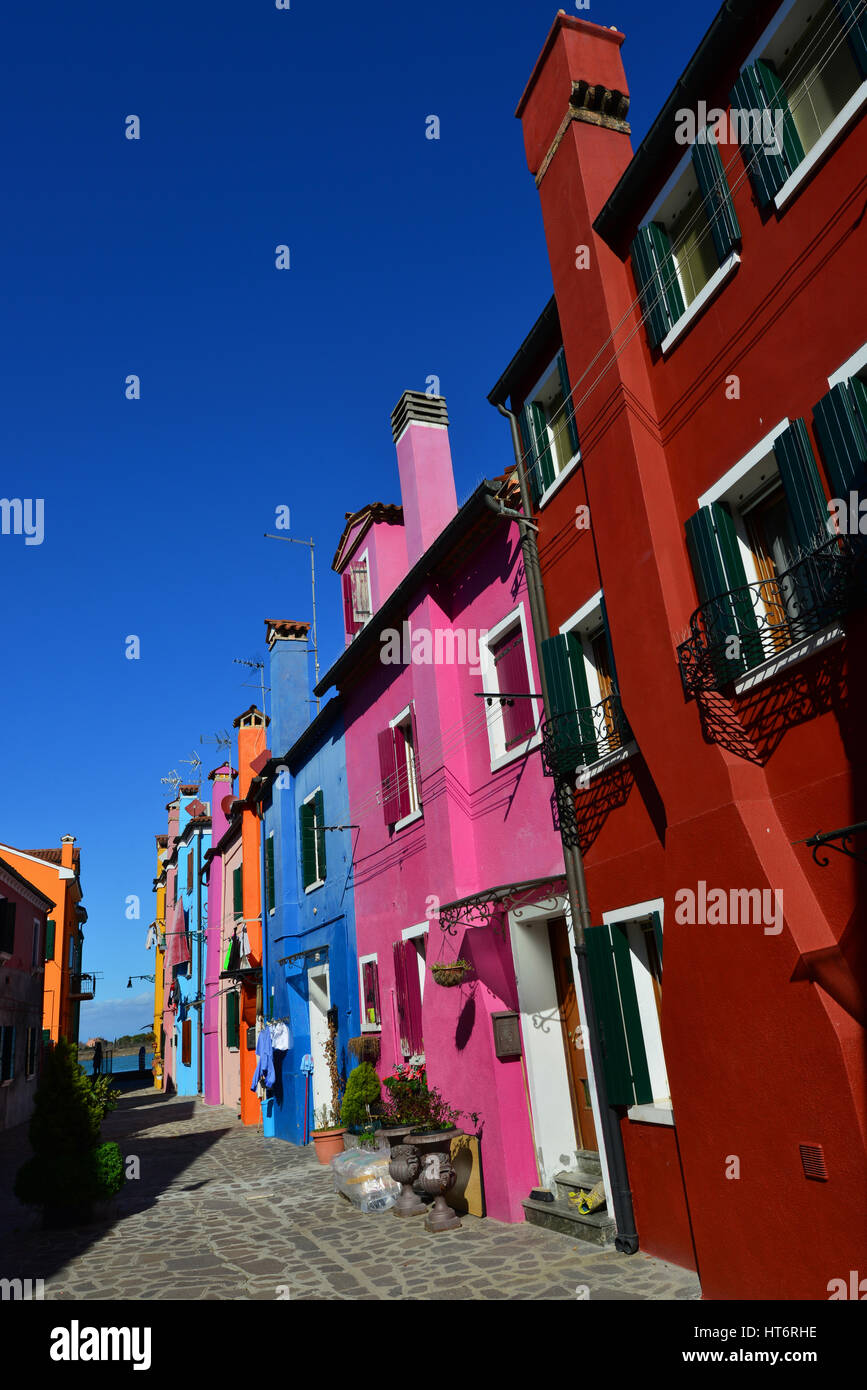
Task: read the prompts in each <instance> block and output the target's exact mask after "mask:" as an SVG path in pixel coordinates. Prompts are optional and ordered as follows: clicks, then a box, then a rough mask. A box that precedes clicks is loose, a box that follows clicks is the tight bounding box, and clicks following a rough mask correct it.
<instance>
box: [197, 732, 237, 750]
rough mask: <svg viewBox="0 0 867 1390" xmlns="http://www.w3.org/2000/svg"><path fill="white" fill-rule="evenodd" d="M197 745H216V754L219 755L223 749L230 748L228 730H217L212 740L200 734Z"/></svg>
mask: <svg viewBox="0 0 867 1390" xmlns="http://www.w3.org/2000/svg"><path fill="white" fill-rule="evenodd" d="M199 743H213V744H215V745H216V748H217V752H218V753H221V752H222V750H223V749H224V748H231V747H232V735H231V734H230V733H229V730H228V729H218V730H217V732H216V733H215V734H214V737H213V738H205V736H204V734H202V735H201V736H200V737H199Z"/></svg>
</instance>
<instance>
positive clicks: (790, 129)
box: [756, 58, 804, 174]
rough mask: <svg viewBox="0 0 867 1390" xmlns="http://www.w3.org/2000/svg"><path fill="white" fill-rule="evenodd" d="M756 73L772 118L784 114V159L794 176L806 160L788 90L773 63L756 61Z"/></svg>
mask: <svg viewBox="0 0 867 1390" xmlns="http://www.w3.org/2000/svg"><path fill="white" fill-rule="evenodd" d="M756 73H757V76H758V80H759V84H760V86H761V88H762V91H763V92H764V96H765V103H764V104H765V107H766V108H767V110H768V111H770V113H771V115H772V116H776V114H777V112H778V111H781V112H782V114H783V158H784V160H785V162H786V165H787V167H788V171H789V173H790V174H793V173H794V172H795V170H796V169H797V167H798V165H799V164H800V162H801V160H802V159H803V158H804V146H803V145H802V144H801V137H800V135H799V134H798V130H797V127H796V125H795V122H794V121H793V119H792V109H791V107H790V106H789V98H788V97H787V96H786V90H785V88H784V86H783V84H782V82H781V81H780V79H779V77H778V76H777V70H776V68H775V67H774V65H773V63H769V62H766V61H765V59H763V58H758V59H757V60H756Z"/></svg>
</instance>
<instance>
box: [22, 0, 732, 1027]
mask: <svg viewBox="0 0 867 1390" xmlns="http://www.w3.org/2000/svg"><path fill="white" fill-rule="evenodd" d="M556 8H557V6H556V4H555V3H543V2H542V0H520V3H519V0H502V2H501V3H497V4H493V3H486V2H485V3H478V4H475V5H467V4H466V3H465V0H462V3H458V0H441V3H440V4H438V5H436V6H432V5H406V4H404V3H396V0H388V3H380V4H373V5H343V6H331V5H325V4H323V3H322V0H292V8H291V9H290V10H288V11H283V10H277V9H276V7H275V5H274V4H273V3H272V0H245V3H243V4H242V3H240V2H238V3H233V4H230V3H226V0H212V3H208V4H204V3H202V2H201V0H183V3H182V4H178V3H177V0H150V3H148V4H147V5H119V4H117V3H116V0H114V2H113V3H109V0H92V3H86V4H85V5H83V6H70V5H68V4H61V3H59V0H49V3H40V4H39V5H37V6H25V5H23V4H18V5H15V6H13V7H12V8H11V10H7V12H6V15H5V17H4V38H5V41H6V42H5V47H6V65H5V67H6V71H5V74H4V82H3V83H2V84H0V112H2V120H3V125H4V128H5V135H6V138H5V140H4V142H3V143H4V147H5V155H4V164H5V168H4V180H3V182H4V192H5V195H6V199H5V203H6V205H5V210H4V217H3V219H2V224H0V241H2V255H3V264H4V267H5V271H6V274H5V296H4V297H5V301H6V303H5V311H6V312H5V320H6V331H5V333H4V335H3V340H2V348H0V351H2V356H3V362H2V393H3V401H2V412H0V428H2V433H3V461H4V462H3V481H2V485H0V492H2V494H3V495H4V496H6V497H22V498H36V497H39V498H44V501H45V538H44V541H43V543H42V544H41V545H38V546H37V545H33V546H25V544H24V539H23V537H21V536H17V537H16V536H0V583H2V592H3V595H4V599H5V602H4V604H3V616H4V646H5V650H6V653H7V669H8V670H9V671H11V672H14V676H13V678H12V679H9V678H8V677H7V680H5V681H4V682H3V683H2V688H0V723H2V728H3V731H4V744H5V747H4V757H3V770H4V784H5V785H4V787H3V800H2V819H0V840H5V841H7V842H9V843H12V844H14V845H17V846H19V847H24V848H28V847H32V846H43V845H59V843H60V836H61V835H62V834H65V833H72V834H74V835H76V836H77V837H78V843H79V845H80V847H81V851H82V881H83V886H84V894H85V896H84V902H85V905H86V907H87V910H88V913H89V917H90V920H89V923H88V926H87V929H86V946H85V968H86V969H93V970H101V971H102V972H103V975H104V978H103V979H102V980H101V981H100V984H99V991H98V995H97V999H96V1001H95V1002H94V1003H93V1004H92V1005H85V1006H84V1007H83V1009H82V1025H81V1028H82V1036H83V1037H86V1036H88V1034H90V1033H94V1032H104V1033H106V1034H107V1035H109V1036H112V1037H113V1036H114V1035H115V1034H119V1033H122V1032H127V1031H135V1030H137V1029H138V1028H139V1027H140V1026H141V1024H143V1023H144V1021H145V1018H146V1016H147V1012H148V1004H147V999H146V998H145V997H144V996H143V995H142V993H141V991H142V986H141V985H140V984H139V985H136V986H135V987H134V989H133V990H132V991H128V990H126V988H125V987H126V981H127V977H128V975H129V974H131V973H135V974H138V973H145V972H147V971H149V970H150V969H152V963H153V955H152V954H150V955H148V954H146V953H145V952H144V950H143V945H144V938H145V928H146V925H147V923H148V922H149V921H150V920H151V918H152V917H153V912H154V907H153V896H152V893H151V882H152V878H153V872H154V838H153V837H154V835H155V834H156V833H158V832H162V831H164V830H165V828H166V816H165V810H164V806H165V803H166V801H167V800H168V799H169V790H168V788H167V787H165V786H162V785H161V783H160V778H161V777H162V776H165V775H166V774H167V773H168V772H169V770H170V769H171V768H177V769H178V770H179V771H182V772H184V774H185V775H186V771H185V768H184V765H183V764H182V763H181V762H180V761H179V760H180V759H184V758H189V757H190V755H191V752H192V750H196V751H197V752H198V754H199V755H200V756H201V758H202V759H203V762H204V770H205V771H208V770H210V768H211V767H213V766H215V764H216V763H217V761H218V758H217V756H216V750H215V749H214V747H213V745H211V746H210V747H209V746H208V745H202V744H200V742H199V740H200V737H201V736H205V737H206V738H209V737H212V736H213V734H214V732H215V731H216V730H218V729H223V728H231V724H232V720H233V718H234V717H235V716H236V715H237V714H239V713H240V711H241V710H242V709H244V708H245V707H246V706H247V705H248V704H250V703H251V701H252V700H253V698H254V697H255V691H254V690H252V689H249V688H247V687H246V686H245V685H244V684H243V682H245V681H247V680H249V679H251V678H252V677H251V676H250V674H249V673H247V672H245V671H244V669H243V668H241V667H239V666H236V665H234V664H233V658H234V657H249V656H254V655H258V656H260V657H261V656H263V655H264V652H265V643H264V626H263V620H264V619H265V618H266V617H286V618H299V619H306V618H309V615H310V583H309V560H308V553H307V551H305V550H304V549H302V548H301V547H300V546H289V545H281V544H278V543H276V542H273V541H267V540H265V539H263V533H264V532H265V531H271V530H274V516H275V509H276V508H277V507H278V506H280V505H281V504H282V505H287V506H288V507H289V508H290V510H291V518H292V529H291V532H290V534H292V535H295V536H299V537H304V538H308V537H310V536H312V537H313V538H314V539H315V541H316V562H317V573H318V581H319V582H318V586H317V600H318V610H319V637H320V661H321V665H322V667H323V669H324V668H325V667H326V665H328V664H330V662H331V660H332V659H333V658H334V657H335V656H336V655H337V653H338V650H339V647H340V644H341V611H340V598H339V588H338V581H337V578H336V576H335V575H334V574H333V573H332V572H331V569H330V564H331V559H332V556H333V553H334V549H335V546H336V543H337V539H338V537H339V534H340V531H341V529H342V525H343V517H344V512H346V511H351V510H354V509H356V508H358V507H359V506H361V505H363V504H364V503H365V502H368V501H374V500H382V501H397V500H399V497H398V489H397V471H396V464H395V457H394V449H393V445H392V442H391V433H390V428H389V416H390V413H391V410H392V407H393V406H394V405H395V403H396V401H397V400H398V398H399V397H400V395H401V393H402V392H403V391H404V390H405V389H406V388H411V389H415V390H424V388H425V381H426V378H427V377H428V376H429V375H431V374H436V375H437V376H438V377H439V378H440V382H441V388H442V391H443V393H444V394H445V396H446V398H447V401H448V407H449V415H450V419H451V422H452V423H451V442H452V451H453V456H454V462H455V472H456V479H457V488H458V496H459V498H461V499H462V498H464V497H465V496H466V495H467V494H468V492H469V491H470V490H471V489H472V487H473V486H474V485H475V483H476V482H477V481H478V480H479V479H480V478H481V477H483V476H485V475H488V476H490V475H492V474H495V473H499V472H501V471H502V470H503V468H504V467H506V466H507V464H508V463H509V461H510V459H511V452H510V444H509V435H508V430H507V428H506V425H505V423H504V422H503V421H502V420H501V419H500V417H499V416H498V415H497V414H496V413H495V412H494V411H493V410H492V409H491V407H490V406H489V405H488V403H487V401H486V399H485V397H486V393H487V391H488V390H489V389H490V387H491V386H492V385H493V383H494V381H495V380H496V379H497V377H498V376H499V374H500V372H501V370H502V369H503V367H504V366H505V365H506V363H507V362H508V360H509V359H510V357H511V356H512V353H513V352H514V350H515V348H516V347H517V346H518V345H519V343H520V342H521V340H522V338H523V337H524V335H525V334H526V332H527V330H528V329H529V328H530V326H531V325H532V323H533V321H534V319H535V318H536V316H537V314H538V313H539V312H540V310H541V309H542V308H543V306H544V304H545V303H546V301H547V299H548V298H549V296H550V293H551V280H550V271H549V266H548V259H547V253H546V249H545V242H544V236H543V229H542V220H541V214H540V211H539V205H538V196H537V193H536V190H535V188H534V186H533V181H532V179H531V178H530V176H529V174H528V172H527V167H526V162H525V158H524V151H523V140H522V134H521V128H520V124H519V122H518V121H516V120H515V119H514V109H515V106H516V104H517V101H518V98H519V97H520V94H521V92H522V90H523V87H524V85H525V83H526V81H527V78H528V77H529V74H530V71H531V69H532V67H533V64H534V62H535V60H536V57H537V56H538V53H539V50H540V49H541V46H542V44H543V42H544V40H545V36H546V34H547V32H548V29H549V27H550V25H551V23H552V21H553V18H554V15H555V14H556ZM716 9H717V5H716V3H715V0H692V3H689V4H687V3H675V2H674V0H669V3H667V4H665V5H647V4H640V3H638V0H616V3H613V4H609V3H607V0H606V2H605V3H603V0H598V3H597V0H592V4H591V7H590V9H589V10H584V11H581V17H582V18H589V19H591V20H593V21H595V22H597V23H601V24H606V25H612V24H613V25H616V26H617V27H619V28H621V29H623V30H624V31H625V32H626V35H627V42H626V45H625V47H624V62H625V65H626V70H627V76H628V79H629V85H630V90H631V97H632V104H631V111H630V121H631V123H632V127H633V142H634V144H637V143H638V141H639V140H640V139H641V137H642V136H643V135H644V133H645V132H646V130H647V128H648V126H649V125H650V123H651V121H652V120H653V118H654V116H655V115H656V113H657V111H658V109H659V107H660V106H661V104H662V102H663V101H664V99H665V97H666V96H667V95H668V93H669V91H670V90H671V88H672V87H673V85H674V83H675V81H676V79H677V77H678V75H679V74H680V72H681V71H682V69H683V67H684V66H685V64H686V62H687V61H688V59H689V57H690V55H691V54H692V52H693V51H694V49H695V47H696V45H697V44H698V42H699V40H700V39H701V37H702V35H703V33H704V31H705V30H706V28H707V26H708V24H709V23H710V21H711V19H712V17H713V14H714V13H715V11H716ZM573 12H575V11H573ZM130 114H135V115H138V116H139V117H140V120H141V139H140V140H138V141H129V140H127V139H126V138H125V135H124V129H125V124H124V123H125V119H126V117H127V116H128V115H130ZM430 114H435V115H437V116H438V117H439V118H440V122H441V138H440V140H439V141H432V140H427V139H426V138H425V118H426V117H427V116H428V115H430ZM278 244H287V245H288V246H289V248H290V255H291V269H290V270H288V271H278V270H277V269H276V268H275V248H276V247H277V245H278ZM594 350H595V345H594ZM131 373H135V374H137V375H138V376H140V378H141V399H140V400H138V401H129V400H127V399H125V394H124V390H125V386H124V383H125V379H126V377H127V376H128V375H129V374H131ZM130 634H135V635H137V636H138V637H139V638H140V641H141V658H140V660H137V661H130V660H127V659H126V657H125V654H124V652H125V639H126V637H127V636H128V635H130ZM206 787H208V788H209V784H206ZM129 894H137V895H138V896H139V897H140V899H141V917H140V919H139V920H137V921H130V920H128V919H127V918H126V917H125V915H124V906H125V900H126V897H127V895H129ZM144 988H145V991H147V987H146V986H145V987H144Z"/></svg>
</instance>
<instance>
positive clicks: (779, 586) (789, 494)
mask: <svg viewBox="0 0 867 1390" xmlns="http://www.w3.org/2000/svg"><path fill="white" fill-rule="evenodd" d="M699 500H700V501H701V502H703V503H704V505H703V506H702V507H701V508H700V510H699V511H698V512H696V513H695V514H694V515H693V516H691V517H689V518H688V519H687V522H686V537H687V546H688V549H689V554H690V558H691V561H692V566H693V572H694V574H695V577H696V588H697V590H698V594H699V602H700V604H701V605H702V608H703V622H704V632H705V635H706V638H707V642H708V645H709V646H710V647H714V648H716V649H717V655H718V657H719V661H718V662H717V674H718V675H720V676H721V683H725V680H726V679H728V680H732V679H734V678H735V677H737V676H738V675H741V674H743V673H744V672H745V671H747V670H749V669H750V668H751V667H753V666H755V665H757V664H758V663H760V662H762V661H764V660H765V659H767V658H770V657H773V656H774V655H775V654H776V653H778V652H780V651H782V650H784V649H785V648H786V647H788V646H790V645H791V644H792V643H793V642H795V641H797V640H799V639H800V638H802V637H804V636H807V635H809V634H810V633H811V632H813V631H816V630H817V629H818V628H819V627H821V626H823V625H824V624H825V623H826V622H827V621H828V618H829V612H828V608H827V602H826V599H827V596H828V595H827V589H828V585H829V584H831V585H832V586H833V581H834V574H835V570H834V568H833V567H834V566H835V564H836V560H837V557H835V556H834V555H833V554H832V553H831V552H832V550H833V545H832V543H831V542H830V541H829V538H828V504H827V501H826V498H825V492H824V488H823V486H822V481H821V478H820V476H819V471H818V468H817V466H816V461H815V457H814V455H813V450H812V446H811V444H810V440H809V436H808V434H807V429H806V425H805V424H804V421H803V420H795V421H793V422H792V423H791V424H790V423H789V422H788V421H785V422H783V424H782V426H779V425H778V426H777V427H776V429H775V430H774V431H772V432H771V434H770V435H768V436H766V437H765V439H763V440H762V441H761V442H760V443H759V444H758V445H757V446H756V448H755V449H754V450H752V451H751V453H750V454H748V455H747V457H746V458H745V459H744V460H742V461H741V463H740V464H737V465H735V467H734V468H733V469H731V470H730V471H729V473H728V474H726V475H725V477H724V478H722V479H721V480H720V482H719V484H717V485H716V486H715V487H714V488H712V489H711V490H710V492H709V493H708V494H706V495H705V496H704V497H703V498H700V499H699ZM732 639H736V640H734V641H733V640H732Z"/></svg>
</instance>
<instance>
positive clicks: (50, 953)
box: [45, 917, 56, 960]
mask: <svg viewBox="0 0 867 1390" xmlns="http://www.w3.org/2000/svg"><path fill="white" fill-rule="evenodd" d="M55 932H56V923H55V922H54V921H53V920H52V918H50V917H49V919H48V921H47V922H46V923H45V959H46V960H54V936H55Z"/></svg>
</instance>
